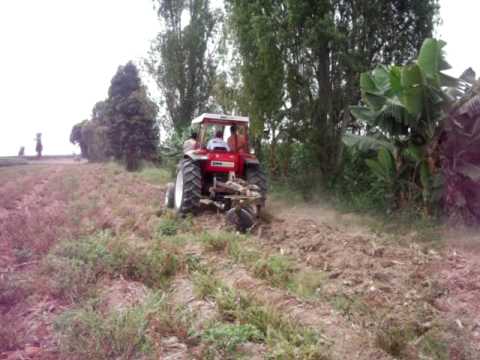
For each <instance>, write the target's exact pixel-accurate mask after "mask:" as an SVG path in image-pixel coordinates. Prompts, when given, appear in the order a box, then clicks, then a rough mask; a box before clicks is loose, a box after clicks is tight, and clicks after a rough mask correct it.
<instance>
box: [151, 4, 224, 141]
mask: <svg viewBox="0 0 480 360" xmlns="http://www.w3.org/2000/svg"><path fill="white" fill-rule="evenodd" d="M155 3H157V4H158V5H157V10H158V15H159V18H160V19H161V20H162V25H163V27H164V30H163V31H162V32H160V33H159V34H158V36H157V38H156V39H155V40H154V41H153V42H152V46H151V50H150V54H149V59H148V60H147V61H146V65H147V68H148V71H149V72H150V74H151V75H152V76H153V77H154V78H155V80H156V82H157V84H158V86H159V87H160V89H161V91H162V93H163V95H164V97H165V106H166V109H167V113H168V116H167V119H164V120H167V121H164V125H173V126H174V129H175V130H176V131H177V132H178V133H180V132H181V131H182V130H183V129H185V128H186V127H187V126H188V125H189V122H190V121H191V119H192V118H193V117H194V116H195V115H198V114H200V113H202V112H206V110H207V109H208V107H209V98H210V96H211V93H212V87H213V84H214V81H215V72H216V59H215V57H214V56H213V54H210V52H209V50H208V49H209V46H210V45H211V44H209V43H211V42H212V41H215V34H216V31H217V25H218V23H219V22H220V21H221V17H220V15H219V14H218V13H214V12H212V11H211V10H210V1H209V0H193V1H190V2H186V1H183V0H172V1H159V0H157V1H155ZM185 14H188V15H189V16H188V18H189V23H188V24H182V20H183V19H185V17H184V16H183V15H185Z"/></svg>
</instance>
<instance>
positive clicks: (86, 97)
mask: <svg viewBox="0 0 480 360" xmlns="http://www.w3.org/2000/svg"><path fill="white" fill-rule="evenodd" d="M440 4H441V6H442V8H441V17H442V19H443V24H442V25H441V26H440V28H439V29H438V31H437V32H438V35H439V36H440V37H441V38H442V39H444V40H445V41H447V43H448V45H447V48H446V50H447V59H448V61H449V62H450V63H451V65H452V66H453V67H454V69H453V71H452V73H453V74H454V75H459V74H460V73H461V72H462V71H463V70H464V69H465V68H467V67H468V66H472V67H473V68H474V69H475V70H477V71H480V47H479V46H478V45H477V42H476V40H477V39H476V38H477V31H476V21H478V20H477V17H478V14H479V12H480V11H479V10H480V1H479V0H440ZM158 30H159V24H158V21H157V18H156V15H155V12H154V10H153V6H152V0H81V1H79V0H42V1H39V0H0V156H4V155H16V153H17V152H18V149H19V147H20V146H21V145H23V146H25V147H26V154H33V153H34V149H35V141H34V137H35V134H36V133H37V132H42V133H43V145H44V153H45V154H71V153H72V152H74V151H77V152H78V149H77V148H76V147H74V146H72V145H71V144H70V143H69V141H68V140H69V135H70V130H71V128H72V126H73V125H74V124H75V123H77V122H79V121H81V120H83V119H85V118H88V117H89V115H90V112H91V109H92V107H93V105H94V104H95V102H97V101H99V100H102V99H104V98H105V97H106V95H107V90H108V86H109V84H110V79H111V78H112V76H113V75H114V73H115V71H116V69H117V67H118V65H120V64H124V63H126V62H127V61H128V60H130V59H139V58H140V57H142V56H144V55H145V54H146V52H147V50H148V48H149V43H150V40H151V39H152V38H153V37H155V35H156V33H157V32H158Z"/></svg>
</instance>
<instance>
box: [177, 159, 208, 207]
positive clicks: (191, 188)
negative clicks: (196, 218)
mask: <svg viewBox="0 0 480 360" xmlns="http://www.w3.org/2000/svg"><path fill="white" fill-rule="evenodd" d="M201 191H202V173H201V171H200V167H199V166H198V164H197V163H195V162H194V161H193V160H191V159H184V160H182V162H181V163H180V166H179V169H178V172H177V180H176V182H175V210H176V211H177V212H178V213H181V214H186V213H195V212H196V211H197V210H198V208H199V207H200V196H201Z"/></svg>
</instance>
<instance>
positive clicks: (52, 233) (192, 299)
mask: <svg viewBox="0 0 480 360" xmlns="http://www.w3.org/2000/svg"><path fill="white" fill-rule="evenodd" d="M73 165H75V166H73ZM73 165H72V164H68V165H66V164H59V163H56V164H53V165H52V164H49V165H46V166H22V167H9V168H2V169H0V323H1V324H2V329H0V359H57V358H60V353H59V352H58V338H57V337H56V336H55V333H54V331H53V322H54V320H55V318H56V316H57V315H58V314H60V313H61V312H63V311H64V310H65V309H66V308H68V307H70V306H72V304H71V303H69V302H68V301H66V300H65V299H63V298H60V297H58V295H56V294H54V293H52V292H51V291H50V290H49V287H48V279H45V278H44V277H42V276H43V275H42V271H41V270H42V269H41V263H42V259H43V258H44V257H45V256H46V255H47V254H48V252H49V251H50V250H51V248H52V247H53V246H55V244H56V243H58V242H59V241H61V240H62V239H66V238H76V237H79V236H83V235H86V234H91V233H94V232H95V231H98V230H100V229H108V230H109V231H111V232H112V233H113V234H121V235H122V237H123V238H126V239H129V241H135V242H136V243H138V244H139V246H143V245H142V244H148V242H149V241H150V240H151V238H152V237H153V236H154V232H155V226H156V225H157V224H158V218H159V215H161V211H159V210H161V208H162V206H163V195H164V187H163V186H154V185H150V184H147V183H146V182H144V181H143V180H142V179H140V178H139V177H136V176H132V175H130V174H126V173H124V172H123V171H120V170H118V169H116V168H109V167H108V166H104V165H90V164H87V165H86V164H78V163H75V164H73ZM268 212H269V213H270V214H271V216H269V217H267V218H268V221H262V222H261V223H259V224H258V226H257V227H256V228H255V229H254V230H253V232H252V234H251V236H252V237H253V239H254V242H255V244H256V246H258V248H259V249H260V250H261V252H262V253H263V254H265V256H266V255H275V254H281V255H284V256H288V257H289V258H290V259H291V260H292V262H293V263H294V264H295V267H296V269H297V271H314V272H318V273H320V274H322V279H323V281H322V284H321V286H320V287H319V289H318V296H316V297H315V298H313V299H304V298H301V297H299V296H297V295H295V294H293V293H291V292H290V291H289V290H288V289H284V288H279V287H273V286H271V285H269V284H268V283H266V282H265V281H264V280H260V279H258V278H255V276H254V274H252V273H251V272H250V271H249V269H247V268H245V267H243V266H242V265H241V264H234V263H232V262H231V261H230V260H229V259H227V257H226V256H225V255H224V254H212V253H206V252H205V251H204V250H203V249H202V248H201V247H194V248H189V250H188V251H190V252H192V251H193V252H194V253H196V254H197V255H198V256H201V257H203V258H204V259H206V261H208V262H209V263H210V264H212V266H213V268H214V269H215V271H216V272H215V274H216V276H218V277H220V278H221V279H222V281H224V282H225V283H226V284H227V285H229V286H231V287H233V288H235V289H238V290H239V291H242V292H243V293H245V294H246V295H247V296H249V297H251V298H253V299H255V300H256V301H258V302H260V303H265V304H268V305H270V306H273V307H274V308H276V309H277V310H278V311H280V312H282V313H284V314H286V315H288V316H290V317H291V318H292V319H294V320H295V321H297V322H298V323H300V324H303V325H304V326H306V327H307V326H308V327H312V328H321V329H322V331H323V333H324V334H325V337H326V341H327V342H329V343H330V346H331V350H332V358H335V359H347V358H349V359H388V358H392V357H394V356H392V355H391V354H388V353H387V352H386V351H385V349H384V348H382V346H381V344H380V342H379V336H381V335H382V334H385V333H387V334H390V332H392V331H393V330H395V329H396V328H397V327H398V328H401V329H403V330H405V331H407V330H408V332H409V337H408V339H407V340H406V342H407V344H406V349H405V350H404V351H403V352H402V354H401V355H399V356H401V357H403V358H407V359H419V358H422V356H423V358H431V359H478V358H480V300H479V299H480V266H479V265H480V251H478V247H476V246H475V245H472V246H466V245H465V241H461V239H464V237H462V236H460V233H455V232H452V231H449V232H445V236H444V239H443V240H442V242H441V244H436V246H435V247H432V246H430V245H427V244H425V243H416V242H414V241H412V240H411V239H410V238H405V237H404V238H402V239H398V237H392V236H387V235H385V234H378V233H374V232H372V230H371V229H370V228H369V227H368V226H367V225H365V221H364V217H361V216H358V215H352V214H341V213H339V212H337V211H335V210H332V209H329V208H328V207H322V206H321V205H318V204H317V205H306V204H299V205H296V206H291V205H288V204H285V203H281V202H276V203H271V204H270V205H269V209H268ZM224 225H225V224H224V220H223V216H222V215H219V214H217V213H216V212H215V211H211V210H206V211H205V212H203V213H202V214H201V215H199V216H198V217H196V218H195V219H194V220H193V226H192V229H191V231H192V232H195V233H199V232H202V231H213V230H218V229H224ZM459 231H460V230H459ZM478 240H480V239H478V238H477V237H476V235H475V234H473V235H471V236H470V242H469V243H468V244H470V245H471V244H472V243H473V244H475V241H478ZM102 288H103V292H102V294H101V298H102V299H103V303H102V305H101V306H103V307H104V308H105V309H110V310H109V311H123V310H122V309H125V308H127V307H129V306H134V305H135V304H138V303H141V302H142V301H144V299H145V297H146V294H147V293H148V292H149V289H148V288H147V287H146V286H145V285H144V284H142V283H137V282H132V281H130V280H125V279H121V278H120V279H105V281H104V283H103V285H102ZM171 299H173V300H172V301H173V302H175V303H177V304H179V305H182V306H186V307H188V308H190V310H191V312H193V313H196V314H198V317H197V319H196V320H195V322H194V326H195V328H196V329H198V330H201V329H202V326H204V324H206V323H208V322H209V321H211V320H212V319H215V318H216V316H217V313H216V308H215V305H214V304H213V303H211V302H208V301H206V300H202V299H200V298H198V296H197V295H196V294H195V292H194V290H193V285H192V283H191V280H190V279H189V277H188V276H187V275H186V274H178V275H177V277H176V278H175V279H174V280H173V283H172V286H171ZM433 332H435V334H439V335H438V339H437V341H439V342H440V343H442V342H443V343H444V344H446V349H447V351H446V353H445V352H444V353H443V354H442V355H441V356H444V357H441V356H440V355H438V354H437V355H435V353H433V355H432V353H428V354H427V355H425V353H424V352H422V349H423V348H422V346H423V345H422V344H423V343H424V341H426V339H427V338H429V336H430V334H431V333H433ZM159 339H161V340H159V341H160V343H159V347H158V348H159V349H163V350H159V351H161V353H159V354H158V355H159V356H161V358H165V359H184V358H185V359H188V358H192V357H197V358H198V355H195V354H198V351H199V350H198V349H197V348H196V346H197V345H195V346H193V347H192V346H191V345H190V344H187V343H185V342H184V341H183V339H181V338H179V337H175V336H171V335H168V336H159ZM380 340H382V338H380ZM441 345H442V344H441ZM255 346H256V345H255V344H254V345H251V348H250V349H249V345H248V344H247V345H245V347H246V349H244V350H245V351H244V353H247V354H250V357H251V358H255V357H256V358H263V357H264V356H265V355H266V353H265V351H266V350H265V348H262V347H255ZM252 349H253V350H252ZM249 351H250V352H249ZM421 354H423V355H421ZM425 356H426V357H425Z"/></svg>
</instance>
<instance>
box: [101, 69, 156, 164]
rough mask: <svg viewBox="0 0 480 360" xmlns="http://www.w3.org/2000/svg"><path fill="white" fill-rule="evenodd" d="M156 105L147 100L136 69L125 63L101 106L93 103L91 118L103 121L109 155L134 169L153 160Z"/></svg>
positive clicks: (112, 82) (154, 152) (154, 154)
mask: <svg viewBox="0 0 480 360" xmlns="http://www.w3.org/2000/svg"><path fill="white" fill-rule="evenodd" d="M157 112H158V108H157V105H156V104H155V103H154V102H153V101H151V100H150V99H149V98H148V95H147V92H146V89H145V87H144V86H143V85H142V82H141V80H140V77H139V74H138V69H137V67H136V66H135V65H134V64H133V63H132V62H128V63H127V64H126V65H124V66H120V67H119V68H118V70H117V73H116V74H115V76H114V77H113V78H112V81H111V85H110V88H109V90H108V99H107V100H106V101H105V103H97V105H96V106H95V108H94V111H93V116H94V118H95V117H97V116H98V117H99V119H103V121H104V123H105V124H106V135H107V137H108V140H109V146H110V150H111V152H112V155H113V156H114V157H115V159H117V160H125V161H126V166H127V170H136V169H137V168H138V166H139V161H140V160H141V159H153V158H155V157H156V153H157V146H158V141H159V129H158V124H157V121H156V116H157Z"/></svg>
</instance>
